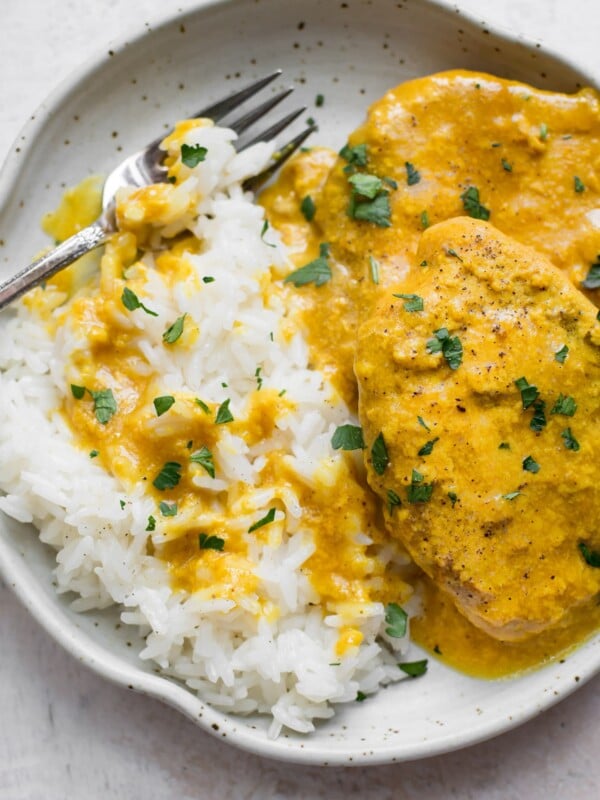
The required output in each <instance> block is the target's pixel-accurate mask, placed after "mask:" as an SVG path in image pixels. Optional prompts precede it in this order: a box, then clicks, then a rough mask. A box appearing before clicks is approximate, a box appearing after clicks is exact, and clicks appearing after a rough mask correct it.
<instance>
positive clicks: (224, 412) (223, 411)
mask: <svg viewBox="0 0 600 800" xmlns="http://www.w3.org/2000/svg"><path fill="white" fill-rule="evenodd" d="M229 403H231V398H230V397H228V398H227V400H224V401H223V402H222V403H221V405H220V406H219V408H218V409H217V416H216V417H215V424H216V425H225V424H226V423H228V422H233V414H232V413H231V411H230V410H229Z"/></svg>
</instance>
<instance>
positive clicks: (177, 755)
mask: <svg viewBox="0 0 600 800" xmlns="http://www.w3.org/2000/svg"><path fill="white" fill-rule="evenodd" d="M324 1H325V2H335V1H336V0H324ZM0 5H1V11H2V22H1V31H2V36H1V45H0V75H2V81H1V82H0V158H1V157H2V156H3V155H4V153H6V152H7V150H8V148H9V147H10V144H11V142H12V140H13V139H14V138H15V137H16V135H17V132H18V130H19V128H20V126H21V125H22V123H23V122H24V121H25V120H26V119H27V117H28V116H29V114H30V113H31V111H32V110H33V109H34V108H35V107H36V106H37V105H38V104H39V103H40V101H41V100H42V99H43V98H44V96H45V95H46V94H47V93H48V92H49V91H50V90H51V89H52V88H53V87H54V86H55V85H56V83H57V82H58V81H59V80H61V79H62V78H63V77H65V76H67V75H68V74H69V73H70V71H71V70H72V69H73V68H75V67H76V66H77V65H78V64H79V63H80V62H81V61H82V60H84V59H86V58H87V56H88V54H90V53H92V52H94V51H96V50H98V49H99V48H100V47H104V46H106V44H107V43H108V42H109V41H110V39H111V38H112V37H114V36H117V35H119V34H120V32H121V31H122V30H123V29H124V28H125V29H126V28H128V27H129V26H130V25H131V24H132V23H135V22H137V23H138V24H142V23H143V22H146V21H148V22H153V21H155V20H158V19H160V18H161V15H164V14H165V13H167V12H170V11H171V10H172V8H173V7H174V6H175V5H176V6H177V7H178V8H182V9H186V8H189V7H191V6H193V5H195V2H193V0H178V2H177V3H175V2H173V0H18V2H9V1H8V0H2V2H1V4H0ZM281 5H282V13H285V0H282V3H281ZM457 5H458V7H459V8H463V9H466V10H469V11H474V12H476V13H477V14H479V15H481V17H482V19H486V20H489V21H490V22H496V23H500V24H502V25H503V26H505V27H508V28H510V29H511V30H513V31H516V32H519V33H523V34H526V35H528V36H530V37H534V38H537V39H539V40H541V41H542V42H543V43H546V44H548V45H550V46H551V47H552V48H553V49H555V50H557V51H559V52H562V53H563V54H564V55H566V56H568V57H570V58H571V59H572V60H574V61H576V62H578V63H579V64H580V65H581V66H582V67H584V68H585V69H586V71H588V72H590V73H592V74H595V75H596V76H598V80H600V49H599V48H598V31H599V29H600V3H599V2H598V0H577V2H573V0H494V2H491V0H461V2H459V3H458V4H457ZM0 608H1V611H0V798H1V800H58V799H59V798H69V799H70V798H86V800H95V798H123V800H128V799H129V798H132V799H133V798H136V799H137V798H143V799H144V800H157V799H159V798H161V799H162V798H177V799H178V800H187V798H206V799H207V800H212V798H215V799H216V798H218V800H238V798H240V800H241V799H242V798H243V799H244V800H251V799H252V800H254V799H256V800H259V799H260V800H275V799H276V798H277V800H279V799H280V798H308V799H309V800H313V799H314V800H318V798H327V800H338V798H346V797H349V796H357V797H361V798H377V800H386V798H394V800H408V799H409V798H410V799H411V800H412V798H419V800H445V799H446V798H451V797H456V798H460V799H461V800H462V799H463V798H465V799H466V798H476V800H513V799H514V800H517V798H527V800H538V798H544V800H553V799H554V798H565V799H566V800H588V798H589V800H592V798H593V799H594V800H595V798H598V797H600V775H599V773H598V769H597V760H598V756H600V724H599V723H598V720H599V719H600V692H599V691H598V689H599V688H600V682H599V679H598V678H597V679H596V680H595V681H592V682H591V683H589V684H588V685H586V686H584V687H582V689H581V690H580V691H578V692H577V693H576V694H575V695H573V696H572V697H570V698H569V699H567V700H566V701H564V702H563V703H561V704H560V705H559V706H557V707H555V708H554V709H552V710H551V711H549V712H547V713H546V714H544V715H543V716H541V717H538V718H537V719H536V720H534V721H532V722H530V723H528V724H527V725H524V726H523V727H521V728H519V729H518V730H515V731H513V732H510V733H507V734H505V735H503V736H501V737H499V738H497V739H495V740H493V741H490V742H487V743H484V744H481V745H478V746H476V747H472V748H470V749H468V750H464V751H461V752H458V753H455V754H450V755H447V756H440V757H437V758H433V759H429V760H426V761H420V762H414V763H409V764H404V765H399V766H393V767H372V768H363V769H356V770H350V769H330V770H323V769H318V768H314V769H310V768H303V767H295V766H287V765H283V764H277V763H275V762H270V761H265V760H263V759H260V758H258V757H255V756H251V755H247V754H245V753H240V752H238V751H236V750H233V749H232V748H230V747H229V746H227V745H224V744H221V743H220V742H218V741H216V740H214V739H212V738H211V737H209V736H208V735H206V734H205V733H203V732H202V731H200V730H199V729H198V728H196V727H195V726H194V725H192V724H191V723H189V722H188V721H187V720H184V719H183V718H182V717H181V716H180V715H179V714H177V713H176V712H175V711H172V710H171V709H169V708H167V707H165V706H163V705H161V704H159V703H158V702H156V701H154V700H151V699H148V698H146V697H141V696H137V695H133V694H131V693H128V692H126V691H124V690H123V689H120V688H117V687H115V686H112V685H110V684H108V683H106V682H104V681H103V680H102V679H100V678H98V677H97V676H96V675H94V674H92V673H91V672H88V671H87V670H86V669H85V668H83V667H81V666H80V665H79V664H78V663H77V662H75V661H74V660H73V659H72V658H71V657H70V656H69V655H67V654H66V653H64V652H63V651H62V650H61V649H60V648H59V647H58V646H57V645H56V644H55V643H54V642H53V641H51V640H50V638H49V637H48V636H47V635H46V633H45V632H44V631H43V630H41V629H40V628H39V626H38V625H37V623H35V622H34V621H33V620H32V619H30V617H29V616H28V614H27V613H26V612H25V611H24V610H23V609H22V608H21V606H20V605H19V603H18V602H17V600H16V599H15V598H14V597H13V595H12V594H11V592H10V591H9V590H8V589H7V588H6V587H4V586H2V585H1V584H0Z"/></svg>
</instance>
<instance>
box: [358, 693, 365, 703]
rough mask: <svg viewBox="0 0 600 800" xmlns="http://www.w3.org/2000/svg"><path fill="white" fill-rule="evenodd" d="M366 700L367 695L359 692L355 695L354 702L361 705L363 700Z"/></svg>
mask: <svg viewBox="0 0 600 800" xmlns="http://www.w3.org/2000/svg"><path fill="white" fill-rule="evenodd" d="M366 699H367V695H366V694H365V693H364V692H360V691H359V692H357V693H356V702H357V703H362V702H363V700H366Z"/></svg>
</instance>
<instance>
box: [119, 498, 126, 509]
mask: <svg viewBox="0 0 600 800" xmlns="http://www.w3.org/2000/svg"><path fill="white" fill-rule="evenodd" d="M119 505H120V506H121V511H123V509H124V508H125V506H126V505H127V503H126V502H125V500H119Z"/></svg>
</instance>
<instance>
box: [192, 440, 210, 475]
mask: <svg viewBox="0 0 600 800" xmlns="http://www.w3.org/2000/svg"><path fill="white" fill-rule="evenodd" d="M190 461H192V462H193V463H194V464H200V466H201V467H204V469H205V470H206V471H207V472H208V474H209V475H210V477H211V478H214V477H215V462H214V460H213V454H212V453H211V452H210V450H209V449H208V447H206V446H205V445H203V446H202V447H201V448H200V450H196V452H195V453H192V455H191V456H190Z"/></svg>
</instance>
